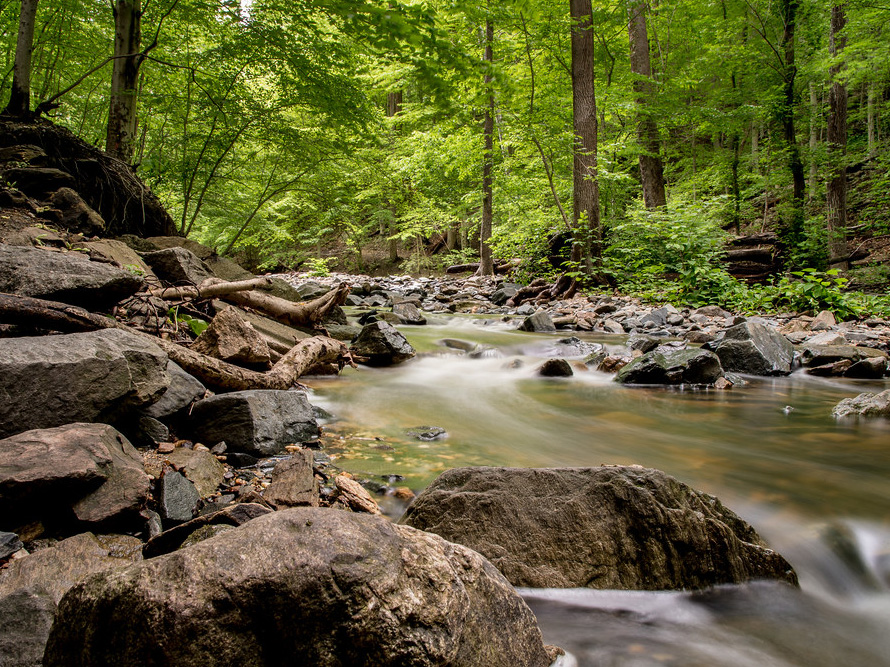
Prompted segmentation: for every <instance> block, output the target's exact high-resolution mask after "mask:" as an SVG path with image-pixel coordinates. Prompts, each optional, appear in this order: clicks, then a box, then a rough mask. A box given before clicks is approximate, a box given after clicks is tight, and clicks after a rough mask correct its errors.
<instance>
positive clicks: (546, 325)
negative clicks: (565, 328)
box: [519, 310, 556, 333]
mask: <svg viewBox="0 0 890 667" xmlns="http://www.w3.org/2000/svg"><path fill="white" fill-rule="evenodd" d="M519 330H520V331H536V332H541V333H548V332H552V331H556V325H555V324H554V323H553V318H551V317H550V313H548V312H547V311H546V310H539V311H538V312H536V313H534V314H532V315H529V316H528V317H526V318H525V319H524V320H523V321H522V324H520V325H519Z"/></svg>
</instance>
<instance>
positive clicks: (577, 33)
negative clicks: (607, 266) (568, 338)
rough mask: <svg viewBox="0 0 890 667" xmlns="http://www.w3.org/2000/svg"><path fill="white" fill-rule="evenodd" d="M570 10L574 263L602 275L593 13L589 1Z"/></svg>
mask: <svg viewBox="0 0 890 667" xmlns="http://www.w3.org/2000/svg"><path fill="white" fill-rule="evenodd" d="M569 10H570V13H571V18H572V129H573V132H574V135H575V145H574V159H573V162H572V183H573V186H574V190H573V196H572V204H573V208H574V215H573V223H574V239H573V242H572V260H574V261H576V262H577V261H581V260H582V259H583V260H585V261H586V260H588V258H589V259H590V260H591V261H592V263H594V264H595V269H594V272H595V273H599V265H600V258H601V257H602V248H601V246H602V232H601V229H600V203H599V200H600V198H599V181H598V180H597V171H596V169H597V145H596V143H597V129H598V128H597V118H596V89H595V80H594V65H593V38H594V33H593V10H592V8H591V3H590V0H569ZM588 268H594V267H588ZM588 272H589V271H588Z"/></svg>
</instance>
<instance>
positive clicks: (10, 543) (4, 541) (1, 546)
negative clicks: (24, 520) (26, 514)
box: [0, 531, 25, 560]
mask: <svg viewBox="0 0 890 667" xmlns="http://www.w3.org/2000/svg"><path fill="white" fill-rule="evenodd" d="M23 546H25V545H24V544H22V541H21V540H20V539H19V536H18V535H16V534H15V533H7V532H4V531H0V560H4V559H6V558H9V557H10V556H12V554H14V553H15V552H16V551H19V550H21V548H22V547H23Z"/></svg>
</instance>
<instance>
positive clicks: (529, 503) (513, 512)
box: [400, 466, 796, 590]
mask: <svg viewBox="0 0 890 667" xmlns="http://www.w3.org/2000/svg"><path fill="white" fill-rule="evenodd" d="M400 523H402V524H405V525H410V526H414V527H415V528H419V529H421V530H426V531H429V532H432V533H436V534H437V535H441V536H442V537H444V538H445V539H447V540H451V541H454V542H457V543H459V544H464V545H466V546H468V547H470V548H471V549H475V550H476V551H478V552H479V553H481V554H482V555H483V556H486V557H487V558H488V559H489V560H490V561H491V562H492V564H494V565H495V567H497V568H498V569H499V570H500V571H501V572H503V573H504V575H505V576H506V577H507V579H509V580H510V582H511V583H513V585H515V586H528V587H535V588H550V587H560V588H562V587H587V588H598V589H608V588H614V589H632V590H661V589H695V588H705V587H708V586H714V585H717V584H723V583H737V582H742V581H747V580H750V579H766V578H775V579H784V580H786V581H789V582H793V583H796V576H795V574H794V572H793V570H792V569H791V566H790V565H789V564H788V562H787V561H786V560H785V559H784V558H782V557H781V556H780V555H779V554H777V553H775V552H774V551H771V550H770V549H768V548H767V547H766V546H765V545H764V543H763V541H762V540H761V539H760V537H759V536H758V535H757V533H756V532H755V531H754V529H753V528H751V526H749V525H748V524H747V523H745V522H744V521H743V520H741V519H740V518H739V517H738V516H736V515H735V514H734V513H733V512H731V511H730V510H728V509H727V508H725V507H724V506H723V505H722V504H721V503H720V501H719V500H717V499H716V498H714V497H713V496H709V495H707V494H704V493H701V492H698V491H695V490H693V489H691V488H690V487H688V486H686V485H685V484H683V483H681V482H679V481H677V480H676V479H674V478H672V477H670V476H668V475H666V474H664V473H663V472H660V471H658V470H651V469H647V468H641V467H638V466H603V467H600V468H555V469H529V468H484V467H478V468H457V469H454V470H449V471H447V472H445V473H443V474H442V475H440V476H439V477H438V479H436V480H435V481H434V482H433V483H432V484H431V485H430V486H429V487H428V488H427V489H426V490H425V491H424V492H423V493H421V494H420V495H419V496H418V497H417V499H416V500H415V501H414V503H413V504H412V505H411V507H410V508H409V509H408V511H407V512H406V513H405V516H403V517H402V519H401V520H400Z"/></svg>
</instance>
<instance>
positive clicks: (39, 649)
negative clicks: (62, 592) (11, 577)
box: [0, 589, 56, 667]
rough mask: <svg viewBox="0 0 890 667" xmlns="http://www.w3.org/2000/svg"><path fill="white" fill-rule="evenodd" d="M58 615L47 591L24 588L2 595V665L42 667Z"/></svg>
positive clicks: (0, 663)
mask: <svg viewBox="0 0 890 667" xmlns="http://www.w3.org/2000/svg"><path fill="white" fill-rule="evenodd" d="M55 614H56V604H55V603H54V602H53V601H52V599H51V598H50V596H49V595H47V594H46V593H42V592H37V591H33V590H28V589H21V590H17V591H14V592H12V593H10V594H9V595H6V596H2V597H0V665H2V666H3V667H7V666H9V667H11V666H12V665H15V666H16V667H40V665H41V664H42V662H43V649H44V648H45V647H46V638H47V637H49V630H50V628H51V627H52V624H53V618H54V616H55Z"/></svg>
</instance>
